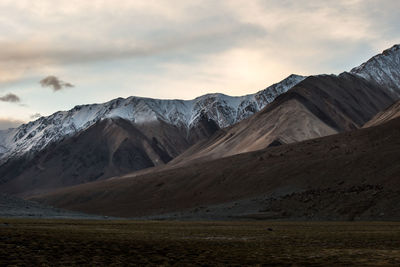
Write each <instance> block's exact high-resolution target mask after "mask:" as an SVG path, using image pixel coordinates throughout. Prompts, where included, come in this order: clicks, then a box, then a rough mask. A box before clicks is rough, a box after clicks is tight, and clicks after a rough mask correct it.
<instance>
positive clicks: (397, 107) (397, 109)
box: [363, 101, 400, 127]
mask: <svg viewBox="0 0 400 267" xmlns="http://www.w3.org/2000/svg"><path fill="white" fill-rule="evenodd" d="M397 117H400V101H397V102H396V103H394V104H393V105H391V106H390V107H388V108H387V109H385V110H384V111H381V112H379V113H378V114H377V115H376V116H375V117H373V118H372V119H371V120H370V121H368V122H367V123H366V124H364V126H363V127H371V126H375V125H379V124H382V123H384V122H387V121H389V120H392V119H395V118H397Z"/></svg>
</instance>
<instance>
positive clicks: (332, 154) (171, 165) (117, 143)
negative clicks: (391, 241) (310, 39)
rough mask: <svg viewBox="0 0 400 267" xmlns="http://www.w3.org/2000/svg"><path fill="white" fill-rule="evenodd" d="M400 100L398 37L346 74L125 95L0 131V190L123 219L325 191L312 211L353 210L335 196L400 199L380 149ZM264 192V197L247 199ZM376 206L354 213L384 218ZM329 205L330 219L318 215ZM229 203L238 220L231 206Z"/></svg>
mask: <svg viewBox="0 0 400 267" xmlns="http://www.w3.org/2000/svg"><path fill="white" fill-rule="evenodd" d="M399 99H400V46H399V45H395V46H393V47H392V48H390V49H387V50H385V51H383V53H381V54H378V55H376V56H374V57H373V58H371V59H370V60H368V61H367V62H365V63H363V64H361V65H360V66H358V67H355V68H353V69H352V70H351V71H349V72H343V73H341V74H339V75H324V74H323V75H315V76H308V77H303V76H298V75H290V76H289V77H288V78H286V79H284V80H283V81H281V82H279V83H277V84H274V85H272V86H270V87H267V88H266V89H264V90H262V91H259V92H257V93H255V94H251V95H246V96H241V97H231V96H227V95H223V94H208V95H204V96H200V97H198V98H195V99H193V100H158V99H150V98H140V97H129V98H126V99H122V98H118V99H114V100H112V101H109V102H107V103H104V104H93V105H83V106H77V107H75V108H73V109H72V110H70V111H60V112H56V113H54V114H53V115H51V116H48V117H41V118H39V119H38V120H36V121H33V122H30V123H28V124H25V125H22V126H20V127H18V128H16V129H9V130H5V131H0V192H2V193H8V194H15V195H19V196H24V197H28V198H33V199H35V200H37V201H43V202H46V203H47V204H50V205H55V206H57V207H62V208H67V209H72V210H77V211H83V212H89V213H95V214H103V215H104V214H105V215H113V216H122V217H124V216H125V217H126V216H149V215H152V216H154V215H157V214H164V213H169V212H183V213H181V214H184V215H182V216H189V217H190V216H194V215H193V214H191V215H190V214H189V213H187V212H188V210H190V209H193V208H196V207H197V208H198V207H201V206H204V205H207V206H210V205H211V206H210V208H209V209H210V210H211V211H210V212H209V213H208V214H206V213H203V215H204V216H208V215H210V214H211V213H213V211H215V213H218V212H222V213H224V212H225V213H226V211H221V208H217V206H218V205H225V204H226V203H228V204H226V205H228V206H229V205H231V204H232V203H239V204H237V205H234V206H235V207H236V215H237V214H238V213H240V214H242V215H243V214H249V212H248V211H247V212H244V211H243V209H244V207H248V208H249V209H250V210H251V209H253V212H255V214H257V216H264V215H265V214H264V215H262V214H261V213H259V212H258V211H257V209H260V210H265V209H272V210H273V209H281V210H290V208H289V206H290V205H289V204H290V203H291V202H293V203H295V205H299V206H301V205H303V204H304V203H303V204H301V203H300V202H301V201H300V202H299V200H298V199H302V198H314V197H315V198H317V199H318V197H317V195H316V194H324V195H326V198H323V199H320V202H319V204H318V203H314V204H315V205H317V204H318V205H320V203H325V202H324V201H328V202H329V201H331V202H329V203H331V204H329V205H328V204H327V205H326V206H321V207H319V209H321V210H322V211H321V212H322V213H319V215H318V216H317V215H315V216H316V217H318V218H325V219H330V218H331V219H335V218H341V219H343V218H348V217H346V216H350V215H348V214H345V212H342V211H338V210H334V207H335V205H336V204H337V203H336V202H332V198H333V197H334V196H335V194H338V196H341V194H344V195H346V194H347V193H349V192H350V193H349V194H350V195H351V192H353V191H351V190H353V189H352V187H357V186H360V188H366V189H365V190H366V191H365V190H364V189H362V190H361V189H360V190H361V191H362V193H360V196H364V195H368V192H369V191H368V190H375V189H376V188H380V189H379V190H380V191H379V190H378V191H379V192H378V193H377V194H382V196H388V198H389V195H390V199H392V200H393V201H395V200H397V195H396V194H397V193H393V192H397V191H396V190H397V189H396V190H395V191H393V192H392V191H390V190H389V191H390V192H389V191H388V188H390V186H394V187H393V188H392V189H393V190H394V189H395V188H396V186H397V182H396V179H395V178H396V177H399V175H400V173H399V170H398V168H397V165H395V166H393V167H389V166H388V165H387V164H386V163H385V162H382V161H381V160H380V159H379V157H381V156H385V157H386V156H387V157H388V158H390V159H395V158H396V157H398V156H399V155H398V154H399V152H398V151H399V150H398V149H396V148H397V145H398V139H396V134H398V119H397V117H398V116H399V110H400V109H399V102H397V101H398V100H399ZM316 138H317V139H316ZM391 146H392V148H390V147H391ZM378 156H379V157H378ZM348 162H350V163H348ZM367 163H368V166H366V164H367ZM374 166H375V167H374ZM372 167H374V168H375V169H371V168H372ZM379 169H382V170H383V171H382V173H379V174H378V173H377V170H379ZM338 170H340V172H339V171H338ZM393 179H394V180H393ZM371 188H372V189H371ZM374 188H375V189H374ZM348 190H350V191H348ZM363 190H364V191H365V192H364V191H363ZM356 191H357V190H356ZM361 191H360V192H361ZM375 191H376V190H375ZM307 192H308V193H307ZM260 195H263V196H266V197H263V199H264V200H263V201H264V202H259V201H258V200H257V201H251V202H248V201H249V198H253V197H255V199H257V196H260ZM275 197H278V199H272V198H275ZM383 198H384V197H382V199H383ZM329 199H331V200H329ZM232 201H233V202H232ZM246 201H247V202H246ZM296 201H297V202H296ZM356 201H357V198H355V200H354V199H349V200H348V202H347V203H346V205H351V203H354V202H356ZM363 201H364V200H363ZM368 201H371V200H370V199H369V198H368ZM253 202H254V203H258V204H257V205H258V206H257V205H253V204H251V205H250V204H249V203H253ZM378 202H379V201H377V203H378ZM224 203H225V204H224ZM229 203H230V204H229ZM244 203H247V204H244ZM263 203H264V204H265V203H269V204H268V205H269V207H264V206H265V205H264V204H263ZM310 203H313V202H312V201H311V202H310ZM332 203H336V204H335V205H334V204H332ZM385 203H386V202H384V201H383V200H382V201H381V202H379V205H386V204H385ZM375 204H376V203H375ZM375 204H374V205H375ZM263 205H264V206H263ZM318 205H317V206H318ZM374 205H367V206H368V209H366V210H368V212H369V213H368V212H366V211H363V212H361V211H360V210H359V209H355V210H356V211H352V215H351V216H350V217H351V218H353V219H354V218H367V217H368V216H370V217H371V218H372V217H373V218H380V217H379V216H378V215H377V213H376V212H375V211H372V210H370V209H372V208H373V207H374ZM376 205H378V204H376ZM303 206H304V205H303ZM303 206H302V207H303ZM218 207H220V206H218ZM256 207H257V208H256ZM303 208H307V207H303ZM241 209H242V210H241ZM330 209H333V210H332V216H331V217H329V216H327V215H326V213H324V212H328V210H330ZM229 210H230V212H228V213H226V214H229V216H233V215H234V213H235V212H234V211H235V208H233V209H229ZM217 211H218V212H217ZM185 212H186V213H185ZM268 212H270V211H268ZM268 212H267V213H268ZM274 212H275V211H273V212H272V213H273V214H275V215H276V214H278V215H276V216H278V217H279V216H283V215H282V214H281V211H279V212H278V213H276V212H275V213H274ZM386 212H387V213H386V214H391V215H390V216H392V217H393V216H394V217H396V216H397V215H396V214H398V215H400V212H399V213H396V212H392V213H390V212H389V213H388V211H386ZM225 213H224V214H225ZM291 213H292V215H293V216H295V217H299V218H300V217H301V218H304V216H305V215H304V216H303V215H301V216H300V215H299V214H297V213H296V212H295V210H292V211H291ZM188 214H189V215H188ZM218 214H220V213H218ZM268 214H270V213H268ZM275 215H274V216H275ZM210 216H211V215H210ZM243 216H244V215H243ZM246 216H247V215H246ZM268 216H269V215H268ZM276 216H275V217H276ZM302 216H303V217H302ZM307 216H308V215H307ZM324 216H325V217H324ZM357 216H358V217H357ZM363 216H364V217H363ZM390 216H389V215H388V216H386V217H385V216H383V217H384V218H389V217H390ZM214 217H218V216H217V215H215V216H214ZM283 217H285V216H283ZM286 217H288V216H286ZM286 217H285V218H286ZM289 217H290V216H289ZM383 217H382V218H383ZM392 217H390V218H392ZM394 217H393V218H394ZM396 218H397V217H396Z"/></svg>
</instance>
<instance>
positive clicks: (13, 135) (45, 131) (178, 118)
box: [0, 74, 305, 163]
mask: <svg viewBox="0 0 400 267" xmlns="http://www.w3.org/2000/svg"><path fill="white" fill-rule="evenodd" d="M304 78H305V77H303V76H299V75H294V74H292V75H290V76H288V77H287V78H286V79H284V80H282V81H281V82H279V83H276V84H273V85H271V86H269V87H267V88H266V89H264V90H261V91H259V92H257V93H255V94H249V95H245V96H239V97H231V96H227V95H224V94H219V93H215V94H206V95H203V96H199V97H197V98H195V99H192V100H160V99H152V98H144V97H128V98H125V99H124V98H116V99H113V100H111V101H108V102H105V103H102V104H90V105H79V106H75V107H74V108H73V109H71V110H68V111H58V112H56V113H54V114H52V115H50V116H47V117H41V118H39V119H37V120H35V121H32V122H29V123H27V124H24V125H21V126H20V127H18V128H15V129H8V130H3V131H0V163H1V162H4V161H5V158H7V157H15V156H21V155H22V154H24V153H26V152H29V151H39V150H41V149H43V148H45V147H46V146H47V145H48V144H50V143H52V142H55V141H58V140H60V139H62V138H63V137H66V136H70V135H73V134H76V133H78V132H80V131H82V130H84V129H87V128H88V127H89V126H91V125H93V124H94V123H96V122H98V121H99V120H101V119H105V118H115V117H120V118H124V119H127V120H129V121H132V122H134V123H136V124H143V123H148V122H151V121H156V120H163V121H165V122H167V123H170V124H172V125H175V126H177V127H181V128H183V129H186V130H187V132H188V139H190V136H189V135H190V132H191V129H192V128H195V127H196V126H197V124H198V123H199V122H200V121H201V120H204V119H208V120H213V121H214V122H215V123H216V124H217V125H218V127H219V128H224V127H227V126H229V125H232V124H234V123H236V122H238V121H240V120H242V119H244V118H247V117H249V116H251V115H252V114H254V113H256V112H257V111H259V110H260V109H262V108H263V107H264V106H265V105H267V104H268V103H270V102H272V101H273V100H274V99H275V97H276V96H277V95H279V94H280V93H283V92H286V91H287V90H288V89H290V88H291V87H292V86H293V85H295V84H297V83H298V82H300V81H301V80H303V79H304ZM195 139H196V138H195Z"/></svg>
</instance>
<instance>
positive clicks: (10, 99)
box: [0, 93, 21, 103]
mask: <svg viewBox="0 0 400 267" xmlns="http://www.w3.org/2000/svg"><path fill="white" fill-rule="evenodd" d="M0 101H2V102H10V103H18V102H21V99H20V98H19V97H18V96H17V95H14V94H11V93H9V94H6V95H5V96H0Z"/></svg>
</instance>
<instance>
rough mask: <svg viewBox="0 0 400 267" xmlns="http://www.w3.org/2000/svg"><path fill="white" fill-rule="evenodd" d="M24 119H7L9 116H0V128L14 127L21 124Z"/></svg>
mask: <svg viewBox="0 0 400 267" xmlns="http://www.w3.org/2000/svg"><path fill="white" fill-rule="evenodd" d="M24 123H25V122H24V121H21V120H16V119H9V118H0V130H6V129H9V128H16V127H18V126H20V125H21V124H24Z"/></svg>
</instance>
